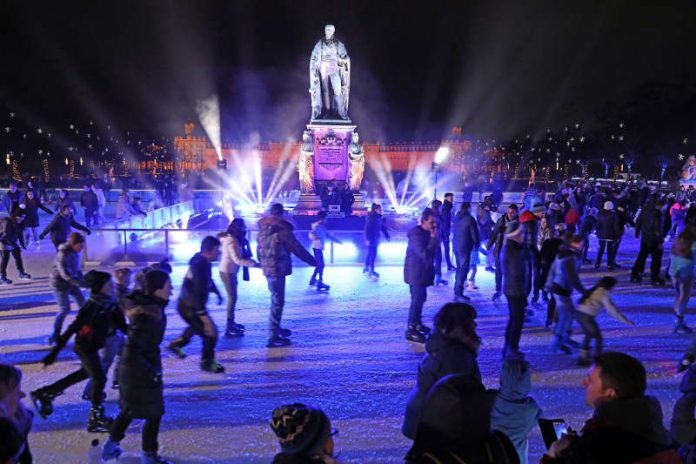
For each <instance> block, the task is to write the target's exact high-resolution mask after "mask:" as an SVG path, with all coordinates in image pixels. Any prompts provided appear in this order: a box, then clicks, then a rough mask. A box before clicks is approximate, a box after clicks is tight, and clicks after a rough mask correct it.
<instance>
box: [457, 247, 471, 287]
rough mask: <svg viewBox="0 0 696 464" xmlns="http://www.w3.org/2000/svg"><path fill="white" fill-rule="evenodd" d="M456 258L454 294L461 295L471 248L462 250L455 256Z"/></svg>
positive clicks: (467, 270) (467, 271) (468, 265)
mask: <svg viewBox="0 0 696 464" xmlns="http://www.w3.org/2000/svg"><path fill="white" fill-rule="evenodd" d="M455 258H456V260H457V272H456V273H455V275H454V296H462V295H463V294H464V281H465V280H466V275H467V274H468V273H469V267H470V264H469V263H470V262H471V250H469V251H468V252H467V251H466V250H464V252H463V253H462V254H461V255H459V254H457V255H456V256H455Z"/></svg>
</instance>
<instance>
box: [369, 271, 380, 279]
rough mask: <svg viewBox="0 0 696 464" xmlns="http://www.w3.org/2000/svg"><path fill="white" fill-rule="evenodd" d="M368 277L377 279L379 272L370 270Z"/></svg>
mask: <svg viewBox="0 0 696 464" xmlns="http://www.w3.org/2000/svg"><path fill="white" fill-rule="evenodd" d="M370 277H374V278H375V279H379V273H378V272H375V271H372V272H370Z"/></svg>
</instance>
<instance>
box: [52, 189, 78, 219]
mask: <svg viewBox="0 0 696 464" xmlns="http://www.w3.org/2000/svg"><path fill="white" fill-rule="evenodd" d="M64 206H69V207H70V208H72V210H73V211H75V204H74V203H73V201H72V198H70V194H69V193H68V191H67V190H65V189H60V190H58V200H57V201H56V209H55V211H54V213H56V214H58V213H60V212H61V211H63V207H64Z"/></svg>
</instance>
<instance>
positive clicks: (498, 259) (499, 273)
mask: <svg viewBox="0 0 696 464" xmlns="http://www.w3.org/2000/svg"><path fill="white" fill-rule="evenodd" d="M501 248H502V247H501ZM501 251H502V250H501V249H500V248H498V245H496V246H495V248H494V253H495V292H496V293H500V290H501V289H502V288H503V254H502V253H501Z"/></svg>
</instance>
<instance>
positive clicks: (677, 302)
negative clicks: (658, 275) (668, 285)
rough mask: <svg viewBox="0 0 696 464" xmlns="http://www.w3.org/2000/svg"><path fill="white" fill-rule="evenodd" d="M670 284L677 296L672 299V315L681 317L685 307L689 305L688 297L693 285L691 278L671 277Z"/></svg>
mask: <svg viewBox="0 0 696 464" xmlns="http://www.w3.org/2000/svg"><path fill="white" fill-rule="evenodd" d="M672 283H673V284H674V290H675V291H676V292H677V295H676V297H675V299H674V309H673V311H674V314H675V315H677V316H683V315H684V310H685V309H686V305H688V304H689V297H690V296H691V287H692V286H693V284H694V278H693V276H690V277H685V278H682V279H680V278H679V277H677V276H672Z"/></svg>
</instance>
